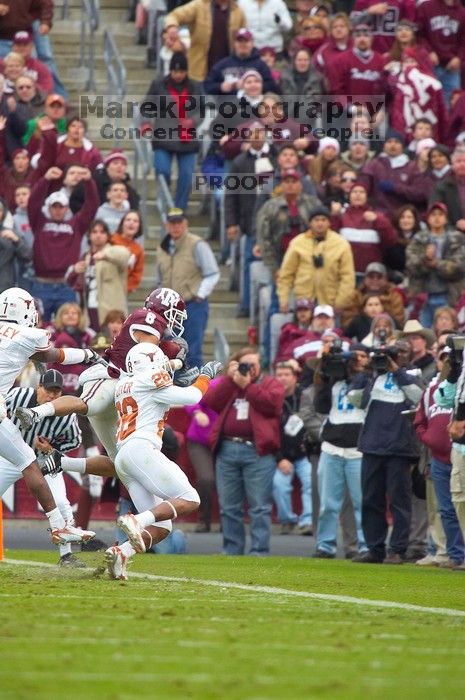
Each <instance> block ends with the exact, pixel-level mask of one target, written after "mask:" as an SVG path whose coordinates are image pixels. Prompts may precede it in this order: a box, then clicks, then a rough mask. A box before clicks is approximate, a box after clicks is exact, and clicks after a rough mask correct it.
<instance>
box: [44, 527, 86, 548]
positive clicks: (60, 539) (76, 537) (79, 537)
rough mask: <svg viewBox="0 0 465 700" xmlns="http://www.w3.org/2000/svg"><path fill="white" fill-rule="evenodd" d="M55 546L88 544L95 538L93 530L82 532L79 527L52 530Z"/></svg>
mask: <svg viewBox="0 0 465 700" xmlns="http://www.w3.org/2000/svg"><path fill="white" fill-rule="evenodd" d="M50 532H51V536H52V542H53V544H68V543H70V542H88V541H89V540H91V539H92V538H93V537H95V532H92V530H81V528H79V527H73V526H72V525H65V526H64V527H54V528H52V529H51V530H50Z"/></svg>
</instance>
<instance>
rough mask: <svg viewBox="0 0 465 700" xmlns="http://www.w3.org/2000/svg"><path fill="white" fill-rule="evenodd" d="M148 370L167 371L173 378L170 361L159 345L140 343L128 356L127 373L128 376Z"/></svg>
mask: <svg viewBox="0 0 465 700" xmlns="http://www.w3.org/2000/svg"><path fill="white" fill-rule="evenodd" d="M147 370H154V371H157V370H158V371H160V370H166V371H167V372H168V373H169V375H170V377H172V376H173V370H172V369H171V365H170V361H169V360H168V358H167V357H166V355H165V353H164V352H163V351H162V350H160V348H159V347H158V345H153V343H138V344H137V345H134V347H132V348H131V349H130V350H129V352H128V354H127V355H126V371H127V373H128V374H137V373H138V372H144V371H147Z"/></svg>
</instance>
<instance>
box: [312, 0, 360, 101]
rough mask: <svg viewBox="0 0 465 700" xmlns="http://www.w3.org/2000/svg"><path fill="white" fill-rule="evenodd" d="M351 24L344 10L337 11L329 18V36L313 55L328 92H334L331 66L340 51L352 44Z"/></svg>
mask: <svg viewBox="0 0 465 700" xmlns="http://www.w3.org/2000/svg"><path fill="white" fill-rule="evenodd" d="M351 31H352V26H351V24H350V21H349V18H348V17H347V15H346V14H345V13H344V12H338V13H337V14H335V15H334V17H333V18H332V19H331V22H330V25H329V37H328V41H326V42H325V43H324V44H323V46H321V47H320V48H319V49H318V50H317V51H316V52H315V53H314V55H313V65H314V66H315V68H316V69H317V70H318V71H320V73H322V74H323V75H324V77H325V84H326V90H327V92H328V93H329V94H331V93H332V92H334V90H333V85H332V83H331V80H330V76H331V74H332V70H333V69H332V66H333V63H334V61H335V59H337V58H338V57H339V56H340V54H341V52H342V51H347V49H349V48H350V47H351V45H352V39H351Z"/></svg>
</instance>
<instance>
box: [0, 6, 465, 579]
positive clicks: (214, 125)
mask: <svg viewBox="0 0 465 700" xmlns="http://www.w3.org/2000/svg"><path fill="white" fill-rule="evenodd" d="M157 12H162V13H163V12H165V13H166V17H165V26H164V29H163V31H162V35H161V37H156V39H157V41H158V43H159V45H160V47H161V49H160V52H159V53H160V58H161V62H160V65H159V68H160V73H159V74H157V75H154V80H153V81H152V82H151V84H150V85H149V86H148V88H147V94H146V98H145V102H146V103H149V102H153V101H156V100H157V99H159V98H160V97H166V96H168V97H169V98H170V99H171V101H172V104H173V105H174V107H173V110H169V111H168V112H167V113H166V114H165V115H163V116H161V115H159V116H157V118H156V120H150V119H149V118H147V117H146V116H144V114H141V119H140V123H141V129H142V132H143V133H148V130H149V129H151V128H152V129H153V128H154V125H155V126H156V129H154V131H153V139H152V147H153V158H154V168H155V172H156V173H157V175H163V176H164V177H165V178H166V180H167V183H168V185H170V183H171V178H172V167H173V160H176V162H177V183H176V192H175V194H174V203H175V207H174V208H173V209H171V210H170V211H169V212H168V213H167V223H166V235H164V237H163V238H162V240H160V245H159V248H158V250H157V265H156V269H155V270H147V269H146V270H145V271H144V244H143V241H144V236H143V234H144V231H143V224H144V223H146V222H143V221H142V217H141V214H140V213H139V205H140V196H139V193H138V192H137V189H136V188H135V187H134V185H133V184H132V183H131V180H130V176H129V174H128V158H127V155H126V153H125V152H124V150H115V149H114V150H112V151H111V152H109V153H106V154H103V153H101V152H100V151H99V150H98V148H96V146H95V145H94V144H93V143H92V141H91V140H90V139H89V136H88V134H87V124H86V122H85V120H84V119H82V118H81V117H80V116H78V115H77V113H76V111H75V110H74V109H73V106H72V105H70V104H69V101H68V95H67V92H66V88H65V87H64V86H63V85H62V83H61V81H60V78H59V76H58V72H57V69H56V65H55V63H54V60H53V54H52V52H51V47H50V42H49V40H48V33H49V30H50V28H51V26H52V19H53V2H52V0H16V2H14V3H13V2H4V3H0V15H1V21H0V58H1V63H0V71H1V74H0V92H1V102H0V167H1V169H2V172H1V175H2V177H1V178H0V197H1V200H0V209H1V213H0V219H1V221H0V292H3V291H4V290H6V289H8V288H10V287H14V286H18V287H21V288H24V289H26V290H27V291H29V292H30V293H31V294H32V296H33V297H34V298H35V299H36V304H37V306H38V307H39V308H40V310H41V324H42V326H43V327H49V328H50V331H51V333H52V339H53V340H54V342H55V346H56V347H73V348H87V347H91V348H95V349H96V350H98V351H100V350H102V351H103V350H105V349H107V348H108V347H109V345H110V344H111V343H112V341H113V340H114V338H115V337H117V334H118V332H119V330H120V329H121V326H122V324H123V321H124V319H125V317H126V316H127V314H128V311H129V306H128V303H129V302H130V300H131V294H132V293H133V292H134V291H136V290H137V289H138V288H140V287H141V285H142V282H143V276H144V274H145V276H146V277H147V278H148V279H149V280H150V286H151V288H152V289H153V288H155V287H158V286H162V287H170V288H173V289H174V290H175V291H176V292H178V293H179V294H181V296H182V297H183V299H184V302H185V305H186V310H187V319H186V321H185V323H184V326H185V333H184V337H185V339H186V340H187V343H188V346H189V349H190V351H189V353H188V355H187V360H188V362H190V364H191V365H192V366H195V367H199V368H200V367H201V366H202V362H203V357H202V354H203V353H202V345H203V338H204V334H205V330H206V326H207V322H208V313H209V306H208V297H209V296H210V294H211V293H212V291H213V289H214V288H215V286H216V285H217V283H218V280H219V267H218V263H217V261H216V258H215V256H214V254H213V252H212V247H211V246H210V244H209V242H208V241H205V240H204V239H202V238H201V237H200V236H198V235H196V234H194V233H192V232H191V231H190V230H189V221H188V217H187V208H188V202H189V197H190V194H191V188H192V183H193V176H194V173H196V172H199V171H200V172H201V173H203V175H204V176H205V177H206V181H207V183H208V184H209V196H210V197H212V198H213V200H214V202H215V206H216V207H217V209H218V212H217V213H218V219H217V220H218V226H219V221H220V219H221V216H220V213H221V212H222V213H223V215H224V221H225V230H226V239H227V243H226V245H225V246H224V250H222V251H221V254H220V255H221V262H231V256H232V257H233V258H234V260H235V256H237V267H238V269H239V275H238V286H239V303H238V309H237V315H238V317H242V318H250V326H249V329H248V334H247V336H246V337H245V338H244V348H243V349H242V350H241V351H240V352H238V353H236V354H235V355H234V356H233V357H232V358H231V359H230V361H229V362H228V364H227V366H226V367H225V370H224V374H223V375H222V376H220V377H218V378H216V379H215V380H214V381H213V382H212V384H211V386H210V389H209V390H208V391H207V393H206V394H205V395H204V396H203V398H202V400H201V401H200V403H199V404H198V405H196V406H190V407H186V408H184V409H182V410H183V411H184V416H185V419H184V420H180V419H179V410H178V411H176V412H172V415H173V416H174V415H176V416H177V418H172V419H171V427H172V428H173V429H174V431H175V432H174V440H175V442H177V445H178V448H179V447H180V448H182V452H181V454H182V455H183V459H184V461H185V462H186V463H187V461H188V460H187V459H186V455H188V459H189V461H190V464H191V466H192V467H193V469H194V471H195V475H196V480H197V481H196V487H197V489H198V492H199V494H200V496H201V508H200V511H199V522H198V525H197V531H198V532H208V531H209V530H210V528H211V520H212V511H213V503H214V498H213V494H214V489H215V487H216V489H217V493H218V500H219V508H220V517H221V525H222V533H223V551H224V552H225V553H226V554H244V553H245V552H246V538H245V528H244V517H245V509H244V502H245V501H246V502H247V505H248V511H247V512H248V516H249V519H250V534H251V545H250V549H249V550H247V551H248V552H249V553H250V554H254V555H264V554H267V553H268V552H269V546H270V534H271V523H272V506H273V501H274V503H275V505H276V513H277V518H278V520H279V523H280V527H281V533H282V534H283V535H286V534H289V533H290V532H298V533H300V534H301V535H303V536H308V535H311V534H314V535H315V539H316V549H315V551H314V552H313V555H314V556H315V557H321V558H334V557H335V556H336V552H337V537H338V529H339V526H340V525H341V526H342V535H343V547H344V551H345V555H346V557H347V558H351V559H352V560H353V561H354V562H355V563H383V562H384V563H387V564H402V563H403V562H405V561H408V562H417V563H418V564H419V565H421V566H438V567H443V568H449V569H453V570H465V544H464V536H465V511H464V503H465V466H464V458H463V455H464V451H465V448H464V447H463V445H464V444H465V396H464V393H463V385H464V383H465V382H464V381H463V380H464V376H465V370H463V369H462V358H461V347H460V343H459V341H458V340H457V339H455V340H454V341H451V340H450V339H449V340H448V336H451V335H453V336H454V335H456V334H460V332H462V331H463V330H464V329H465V68H464V66H465V55H464V52H465V41H464V39H465V8H464V6H463V5H462V3H461V2H460V1H459V0H424V2H421V3H418V4H415V2H414V0H386V2H379V3H372V4H370V2H369V0H355V2H353V1H351V0H349V1H345V0H335V1H334V2H330V1H329V0H324V1H323V2H316V1H314V0H295V3H294V5H292V4H291V3H289V4H287V3H286V2H284V0H238V1H237V2H236V0H191V1H190V2H187V3H180V2H168V3H167V6H165V3H164V2H163V1H162V0H142V1H141V2H139V3H138V5H137V8H136V12H135V19H136V27H137V30H138V40H139V41H140V42H143V41H144V32H145V33H147V32H146V30H147V28H149V27H150V28H151V29H152V30H153V27H154V26H156V25H155V24H154V23H153V22H152V21H151V18H153V16H154V13H155V14H156V13H157ZM149 34H150V32H149ZM148 39H149V41H150V42H151V41H152V39H153V37H152V36H151V35H150V36H149V37H148ZM204 96H207V97H208V99H209V100H211V101H213V102H214V104H215V105H216V111H215V116H214V118H212V119H210V120H205V118H204V115H202V110H201V103H202V101H201V98H202V97H204ZM302 103H303V104H305V105H307V106H308V105H312V106H313V108H314V109H315V105H317V106H319V110H316V111H315V112H314V113H312V115H313V116H311V117H309V115H308V112H305V111H302V109H301V104H302ZM192 105H194V107H192ZM225 105H228V106H229V108H230V112H228V116H227V117H226V116H224V110H223V109H222V108H223V107H224V106H225ZM336 108H337V110H338V114H339V116H338V118H337V120H336V121H332V120H331V119H330V118H329V115H330V114H331V110H334V109H336ZM199 128H200V129H201V130H202V138H201V137H200V131H197V130H198V129H199ZM166 134H175V136H174V137H173V136H171V137H169V138H168V137H167V136H166ZM163 135H164V136H163ZM234 175H235V176H236V179H235V180H234V182H235V183H236V186H234V187H231V186H228V185H227V184H226V183H227V178H228V176H234ZM245 177H249V178H252V182H254V187H253V188H252V189H251V190H250V189H249V190H246V189H245V188H242V189H241V187H239V186H238V185H237V183H240V182H241V181H243V180H244V178H245ZM218 183H219V184H218ZM224 330H225V331H226V337H227V328H226V327H225V329H224ZM45 369H46V368H44V367H42V368H39V369H38V368H37V367H35V366H34V365H33V364H32V363H31V365H30V366H28V367H27V368H26V370H25V372H24V373H23V375H22V378H20V379H19V380H18V381H19V386H23V387H25V386H34V387H35V386H37V385H38V384H39V385H40V386H41V381H42V378H43V376H46V375H44V374H43V373H44V371H45ZM51 369H54V370H58V369H59V367H58V366H55V365H53V367H51ZM82 369H83V368H82V366H78V365H74V366H73V365H70V366H68V367H67V368H66V373H65V374H64V376H63V381H62V384H61V385H60V387H62V389H63V393H65V394H78V392H79V390H80V389H79V386H78V382H77V377H78V376H79V374H80V373H81V371H82ZM168 424H170V418H168ZM79 425H80V426H81V430H82V432H83V444H84V448H83V449H84V450H85V454H86V455H87V456H88V457H92V456H95V455H96V454H98V453H99V450H100V449H101V447H100V446H99V442H98V440H97V438H96V436H95V435H94V434H93V433H92V431H91V430H90V429H89V426H88V424H87V421H86V419H81V417H80V418H79ZM180 426H181V429H180ZM186 426H188V427H187V428H186ZM171 437H173V436H171ZM184 445H185V447H186V450H184ZM294 478H295V479H296V480H297V481H298V491H299V496H300V513H299V514H298V513H297V512H295V511H296V508H295V505H296V502H297V501H298V500H299V499H298V498H296V495H297V492H296V489H294V486H295V481H294ZM102 487H103V479H102V477H98V476H97V477H95V476H94V477H93V478H92V479H91V478H90V477H89V478H88V479H87V480H84V483H83V493H82V496H81V498H80V501H79V508H80V510H79V512H78V518H77V520H78V524H79V525H81V526H82V527H83V528H86V527H87V524H88V521H89V517H90V511H91V506H92V503H93V502H94V501H95V499H96V498H98V496H99V494H100V492H101V489H102ZM121 498H122V503H123V502H124V503H123V505H124V507H125V508H126V509H127V508H130V507H131V505H130V501H129V495H128V493H127V492H126V491H123V492H122V493H121ZM128 501H129V505H128ZM388 530H389V534H388ZM171 537H172V536H171ZM173 540H174V538H173ZM88 546H90V543H89V545H88ZM173 548H174V550H175V549H176V546H175V545H173ZM68 554H69V552H68V551H67V552H66V554H65V555H64V556H65V557H66V562H67V563H71V565H72V563H73V559H72V558H70V557H69V556H68Z"/></svg>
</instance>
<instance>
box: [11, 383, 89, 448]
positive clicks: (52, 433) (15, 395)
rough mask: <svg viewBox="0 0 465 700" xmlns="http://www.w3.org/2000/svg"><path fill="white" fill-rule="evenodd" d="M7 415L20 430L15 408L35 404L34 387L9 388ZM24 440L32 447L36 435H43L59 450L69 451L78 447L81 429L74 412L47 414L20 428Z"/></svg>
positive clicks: (30, 406)
mask: <svg viewBox="0 0 465 700" xmlns="http://www.w3.org/2000/svg"><path fill="white" fill-rule="evenodd" d="M6 406H7V409H8V415H9V417H10V418H11V420H12V421H13V423H14V424H15V425H16V426H17V427H18V428H19V429H20V430H21V427H20V425H19V421H18V419H17V418H16V417H15V411H16V409H17V408H18V407H19V406H21V407H24V408H33V407H34V406H37V394H36V390H35V389H30V388H26V389H22V388H21V387H19V388H17V389H11V391H9V392H8V394H7V395H6ZM21 434H22V436H23V439H24V442H26V443H27V444H28V445H30V446H31V447H32V448H33V447H34V440H35V438H36V437H39V436H40V437H43V438H45V439H46V440H48V441H49V443H50V444H51V445H52V446H53V447H54V448H55V449H57V450H60V452H69V451H70V450H74V449H75V448H76V447H79V445H80V444H81V441H82V435H81V430H80V428H79V425H78V421H77V417H76V415H75V414H72V415H70V416H47V417H46V418H42V420H40V421H39V422H38V423H34V425H33V426H32V427H31V428H30V429H29V430H26V431H24V432H23V431H22V430H21Z"/></svg>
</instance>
